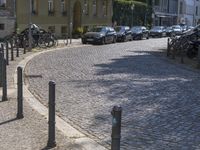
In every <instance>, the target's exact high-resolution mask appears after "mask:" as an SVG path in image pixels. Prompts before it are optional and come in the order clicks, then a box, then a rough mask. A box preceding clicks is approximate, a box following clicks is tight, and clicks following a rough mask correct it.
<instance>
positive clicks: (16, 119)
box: [0, 118, 18, 126]
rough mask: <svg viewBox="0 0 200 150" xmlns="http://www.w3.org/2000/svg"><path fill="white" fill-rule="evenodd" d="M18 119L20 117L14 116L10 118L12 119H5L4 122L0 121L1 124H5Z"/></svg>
mask: <svg viewBox="0 0 200 150" xmlns="http://www.w3.org/2000/svg"><path fill="white" fill-rule="evenodd" d="M16 120H18V119H17V118H13V119H10V120H7V121H4V122H0V126H1V125H4V124H7V123H10V122H13V121H16Z"/></svg>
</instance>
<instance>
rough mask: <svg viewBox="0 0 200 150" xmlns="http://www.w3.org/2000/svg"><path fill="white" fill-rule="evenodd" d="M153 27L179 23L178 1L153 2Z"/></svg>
mask: <svg viewBox="0 0 200 150" xmlns="http://www.w3.org/2000/svg"><path fill="white" fill-rule="evenodd" d="M152 5H153V14H152V19H153V25H164V26H170V25H174V24H176V23H177V18H178V0H152Z"/></svg>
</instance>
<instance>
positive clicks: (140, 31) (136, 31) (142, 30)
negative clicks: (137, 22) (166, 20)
mask: <svg viewBox="0 0 200 150" xmlns="http://www.w3.org/2000/svg"><path fill="white" fill-rule="evenodd" d="M131 32H132V38H133V39H135V40H142V39H143V38H146V39H149V30H147V28H146V27H144V26H134V27H132V28H131Z"/></svg>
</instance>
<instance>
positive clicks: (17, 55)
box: [15, 39, 19, 57]
mask: <svg viewBox="0 0 200 150" xmlns="http://www.w3.org/2000/svg"><path fill="white" fill-rule="evenodd" d="M15 44H16V57H19V44H18V41H17V39H15Z"/></svg>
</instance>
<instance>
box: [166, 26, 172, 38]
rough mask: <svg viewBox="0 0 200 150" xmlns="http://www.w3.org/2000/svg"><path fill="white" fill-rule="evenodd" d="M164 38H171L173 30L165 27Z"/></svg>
mask: <svg viewBox="0 0 200 150" xmlns="http://www.w3.org/2000/svg"><path fill="white" fill-rule="evenodd" d="M166 36H168V37H171V36H173V29H172V27H167V28H166Z"/></svg>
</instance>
